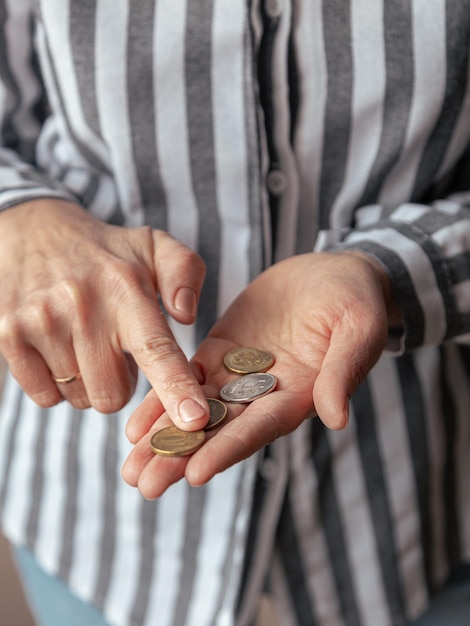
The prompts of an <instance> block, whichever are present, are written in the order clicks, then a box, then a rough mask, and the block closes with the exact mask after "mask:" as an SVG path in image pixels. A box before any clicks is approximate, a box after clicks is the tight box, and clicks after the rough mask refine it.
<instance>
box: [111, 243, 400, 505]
mask: <svg viewBox="0 0 470 626" xmlns="http://www.w3.org/2000/svg"><path fill="white" fill-rule="evenodd" d="M392 312H393V314H394V315H395V313H396V312H395V311H394V308H393V301H392V298H391V291H390V284H389V282H388V278H387V276H386V274H385V272H384V270H383V269H382V268H381V267H380V266H379V264H378V262H377V261H375V260H373V259H372V258H369V257H367V256H366V255H363V254H362V253H356V252H345V253H340V254H335V253H312V254H305V255H299V256H295V257H292V258H290V259H288V260H286V261H283V262H280V263H278V264H276V265H274V266H272V267H271V268H269V269H268V270H266V271H265V272H264V273H263V274H261V275H260V276H259V277H258V278H257V279H256V280H254V281H253V282H252V283H251V284H250V285H249V286H248V287H247V288H246V289H245V290H244V291H243V292H242V293H241V295H240V296H239V297H238V298H237V299H236V300H235V301H234V303H233V304H232V305H231V306H230V307H229V309H228V310H227V312H226V313H225V314H224V315H223V316H222V318H221V319H220V320H219V321H218V322H217V323H216V324H215V326H214V327H213V329H212V330H211V332H210V334H209V336H208V338H207V339H206V340H205V341H204V342H203V343H202V344H201V346H200V347H199V349H198V350H197V353H196V354H195V356H194V359H193V360H192V365H193V368H194V371H195V372H196V374H197V376H198V380H199V381H200V383H201V385H203V387H204V390H205V392H206V394H207V395H212V396H215V397H217V394H218V390H219V389H220V388H221V387H222V386H223V385H224V384H225V383H226V382H227V381H228V380H229V379H231V378H232V377H233V376H235V375H234V374H231V373H230V372H228V371H227V370H226V369H225V368H224V365H223V357H224V355H225V353H226V352H228V351H229V350H231V349H232V348H234V347H237V346H238V347H241V346H247V347H259V348H265V349H268V350H269V351H271V352H272V353H273V355H274V356H275V359H276V360H275V363H274V365H273V367H272V368H271V369H270V370H269V371H270V373H272V374H274V375H275V376H277V378H278V386H277V389H276V390H275V391H273V392H272V393H270V394H268V395H266V396H264V397H261V398H259V399H257V400H255V401H254V402H252V403H251V404H244V405H236V404H229V420H228V422H226V423H225V424H224V425H223V426H222V427H221V428H220V429H218V430H217V431H211V432H210V433H208V437H207V440H206V442H205V443H204V445H203V446H202V447H201V448H200V449H199V450H198V451H197V452H195V453H194V454H193V455H192V456H190V457H179V458H167V457H159V456H156V455H154V454H153V453H152V452H151V450H150V447H149V440H150V437H151V434H152V433H153V432H155V430H159V429H160V428H162V427H163V426H166V425H168V424H169V419H168V416H167V415H166V414H165V413H164V411H163V406H162V403H161V401H160V399H159V398H158V396H157V395H156V394H155V393H154V392H150V393H149V394H148V396H147V397H146V399H145V400H144V402H143V403H142V404H141V406H140V407H139V408H138V409H137V410H136V411H135V412H134V414H133V415H132V416H131V418H130V420H129V422H128V425H127V435H128V438H129V439H130V441H131V442H132V443H134V444H135V446H134V448H133V450H132V451H131V453H130V455H129V457H128V459H127V460H126V462H125V464H124V466H123V468H122V475H123V478H124V479H125V480H126V481H127V482H128V483H129V484H131V485H134V486H137V487H138V488H139V489H140V491H141V492H142V494H143V495H144V496H145V497H147V498H156V497H158V496H159V495H161V494H162V493H163V492H164V491H165V490H166V489H167V488H168V487H169V486H170V485H171V484H172V483H174V482H176V481H177V480H179V479H180V478H182V477H183V476H185V477H186V479H187V480H188V482H189V483H190V484H191V485H201V484H203V483H205V482H207V481H208V480H210V478H211V477H213V476H214V475H215V474H216V473H218V472H221V471H223V470H224V469H226V468H228V467H230V466H231V465H233V464H234V463H237V462H238V461H241V460H242V459H245V458H247V457H248V456H249V455H251V454H253V453H254V452H256V451H257V450H259V449H261V448H262V447H263V446H265V445H267V444H269V443H270V442H272V441H274V440H275V439H277V438H278V437H281V436H282V435H285V434H287V433H289V432H291V431H293V430H294V429H295V428H297V427H298V426H299V424H300V423H301V422H302V421H303V420H304V419H305V418H307V417H309V416H312V413H313V412H316V413H317V414H318V416H319V417H320V419H321V420H322V421H323V422H324V423H325V425H326V426H328V427H329V428H333V429H340V428H344V427H345V426H346V425H347V421H348V405H349V397H350V395H351V394H352V393H353V391H354V390H355V389H356V388H357V386H358V385H359V384H360V383H361V382H362V381H363V380H364V378H365V376H366V374H367V373H368V371H369V370H370V369H371V367H372V366H373V365H374V363H375V362H376V361H377V359H378V358H379V356H380V354H381V352H382V351H383V348H384V346H385V343H386V338H387V332H388V324H389V321H390V316H391V314H392Z"/></svg>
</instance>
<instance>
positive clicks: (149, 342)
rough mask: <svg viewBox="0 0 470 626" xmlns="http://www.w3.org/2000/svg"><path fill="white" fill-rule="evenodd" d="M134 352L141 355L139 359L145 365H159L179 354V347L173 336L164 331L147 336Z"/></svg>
mask: <svg viewBox="0 0 470 626" xmlns="http://www.w3.org/2000/svg"><path fill="white" fill-rule="evenodd" d="M133 353H134V354H136V355H138V356H139V357H140V359H139V360H140V362H141V363H142V364H143V365H148V366H157V365H159V364H160V363H162V362H165V364H167V361H168V360H172V359H173V358H174V357H175V355H176V354H177V347H176V344H175V342H174V340H173V339H172V337H169V336H168V335H165V334H163V333H162V334H153V335H151V336H149V337H146V338H145V339H144V341H143V342H142V343H141V344H139V346H137V347H136V349H135V350H133Z"/></svg>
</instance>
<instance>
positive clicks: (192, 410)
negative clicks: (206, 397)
mask: <svg viewBox="0 0 470 626" xmlns="http://www.w3.org/2000/svg"><path fill="white" fill-rule="evenodd" d="M179 414H180V418H181V420H182V421H183V422H187V423H188V422H194V421H195V420H198V419H200V418H201V417H205V416H206V415H207V411H206V409H205V408H204V407H203V406H201V405H200V404H199V402H196V400H193V399H192V398H187V399H186V400H183V402H182V403H181V404H180V410H179Z"/></svg>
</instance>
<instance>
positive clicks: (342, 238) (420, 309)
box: [322, 192, 470, 353]
mask: <svg viewBox="0 0 470 626" xmlns="http://www.w3.org/2000/svg"><path fill="white" fill-rule="evenodd" d="M322 239H323V248H327V249H336V250H341V249H343V250H344V249H349V250H351V249H352V250H360V251H362V252H365V253H368V254H370V255H372V256H374V257H375V258H376V259H377V260H378V261H380V263H381V264H382V265H383V266H384V268H385V269H386V270H387V272H388V274H389V276H390V280H391V283H392V288H393V293H394V296H395V299H396V302H397V303H398V305H399V306H400V308H401V312H402V317H403V322H404V324H403V328H401V329H391V331H390V336H389V344H388V350H389V351H392V352H399V353H401V352H404V351H409V350H413V349H415V348H419V347H421V346H427V345H439V344H441V343H443V342H446V341H457V342H463V343H466V344H470V192H459V193H458V194H455V195H452V196H449V197H448V198H446V199H445V200H436V201H435V202H433V203H432V204H429V205H425V204H417V203H404V204H400V205H399V206H397V207H395V208H393V209H387V208H385V207H382V206H379V205H374V206H365V207H362V208H360V209H359V210H358V211H357V214H356V224H355V227H354V228H352V229H345V230H344V231H342V232H341V233H339V234H338V235H337V236H336V237H332V235H331V233H330V234H329V235H328V234H325V233H324V234H323V237H322ZM333 239H335V241H333Z"/></svg>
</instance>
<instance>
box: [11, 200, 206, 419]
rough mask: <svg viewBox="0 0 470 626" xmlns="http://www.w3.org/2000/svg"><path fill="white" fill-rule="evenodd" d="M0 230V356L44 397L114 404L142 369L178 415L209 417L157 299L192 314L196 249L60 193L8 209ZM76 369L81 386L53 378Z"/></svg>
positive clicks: (197, 277) (197, 282) (181, 314)
mask: <svg viewBox="0 0 470 626" xmlns="http://www.w3.org/2000/svg"><path fill="white" fill-rule="evenodd" d="M0 232H1V234H2V235H1V236H2V245H1V246H0V293H1V297H0V353H2V354H3V355H4V357H5V358H6V360H7V362H8V365H9V368H10V370H11V372H12V374H13V376H14V377H15V378H16V379H17V381H18V382H19V384H20V385H21V386H22V388H23V389H24V390H25V392H26V393H27V394H28V395H29V396H30V397H31V398H32V399H33V400H34V401H35V402H37V403H38V404H39V405H40V406H43V407H49V406H52V405H54V404H56V403H58V402H60V401H61V400H62V399H63V398H65V399H67V400H68V401H69V402H71V403H72V404H73V405H74V406H75V407H78V408H85V407H89V406H93V407H95V408H96V409H98V410H99V411H102V412H105V413H110V412H114V411H117V410H119V409H120V408H122V407H123V406H124V405H125V404H126V403H127V402H128V400H129V398H130V397H131V395H132V393H133V391H134V388H135V382H136V373H137V366H139V367H141V368H142V370H143V371H144V373H145V374H146V376H147V378H148V379H149V381H150V383H151V384H152V385H153V387H154V389H155V390H156V392H157V393H158V395H159V397H160V398H161V400H162V402H163V404H164V406H165V408H166V409H167V411H168V412H169V414H170V415H171V416H172V418H173V420H174V421H175V423H177V424H181V422H182V419H185V420H186V428H188V427H189V428H191V427H193V428H198V426H199V425H200V424H201V423H205V421H206V420H207V415H208V407H207V402H206V400H205V396H204V394H203V392H202V390H201V388H200V385H199V384H198V381H197V380H196V378H195V376H194V374H193V372H192V370H191V367H190V365H189V364H188V362H187V359H186V358H185V356H184V355H183V353H182V352H181V350H180V348H179V347H178V345H177V344H176V342H175V340H174V338H173V335H172V333H171V331H170V329H169V327H168V323H167V321H166V318H165V315H164V314H163V311H162V309H161V307H160V304H159V299H160V300H161V302H162V303H163V305H164V307H165V309H166V311H167V312H168V314H169V315H171V316H172V317H173V318H174V319H176V320H177V321H179V322H181V323H184V324H188V323H191V322H193V321H194V318H195V313H196V309H197V302H198V299H199V295H200V290H201V286H202V283H203V279H204V273H205V267H204V264H203V262H202V260H201V258H200V257H199V256H198V255H197V254H195V253H194V252H192V251H191V250H189V249H188V248H186V247H185V246H183V245H182V244H180V243H178V242H177V241H176V240H175V239H173V238H172V237H170V236H169V235H168V234H166V233H164V232H162V231H157V230H152V229H150V228H122V227H117V226H110V225H107V224H104V223H102V222H100V221H98V220H96V219H94V218H93V217H92V216H91V215H89V214H88V213H86V212H85V211H84V210H83V209H82V208H81V207H79V206H76V205H75V204H73V203H68V202H64V201H59V200H52V199H42V200H35V201H31V202H28V203H24V204H20V205H17V206H15V207H12V208H10V209H8V210H5V211H3V212H2V213H0ZM78 371H80V372H81V378H80V379H77V380H75V381H74V382H72V383H69V384H63V383H57V384H56V383H55V382H54V381H53V380H52V377H66V376H71V375H73V374H75V373H76V372H78ZM188 424H189V425H188Z"/></svg>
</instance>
